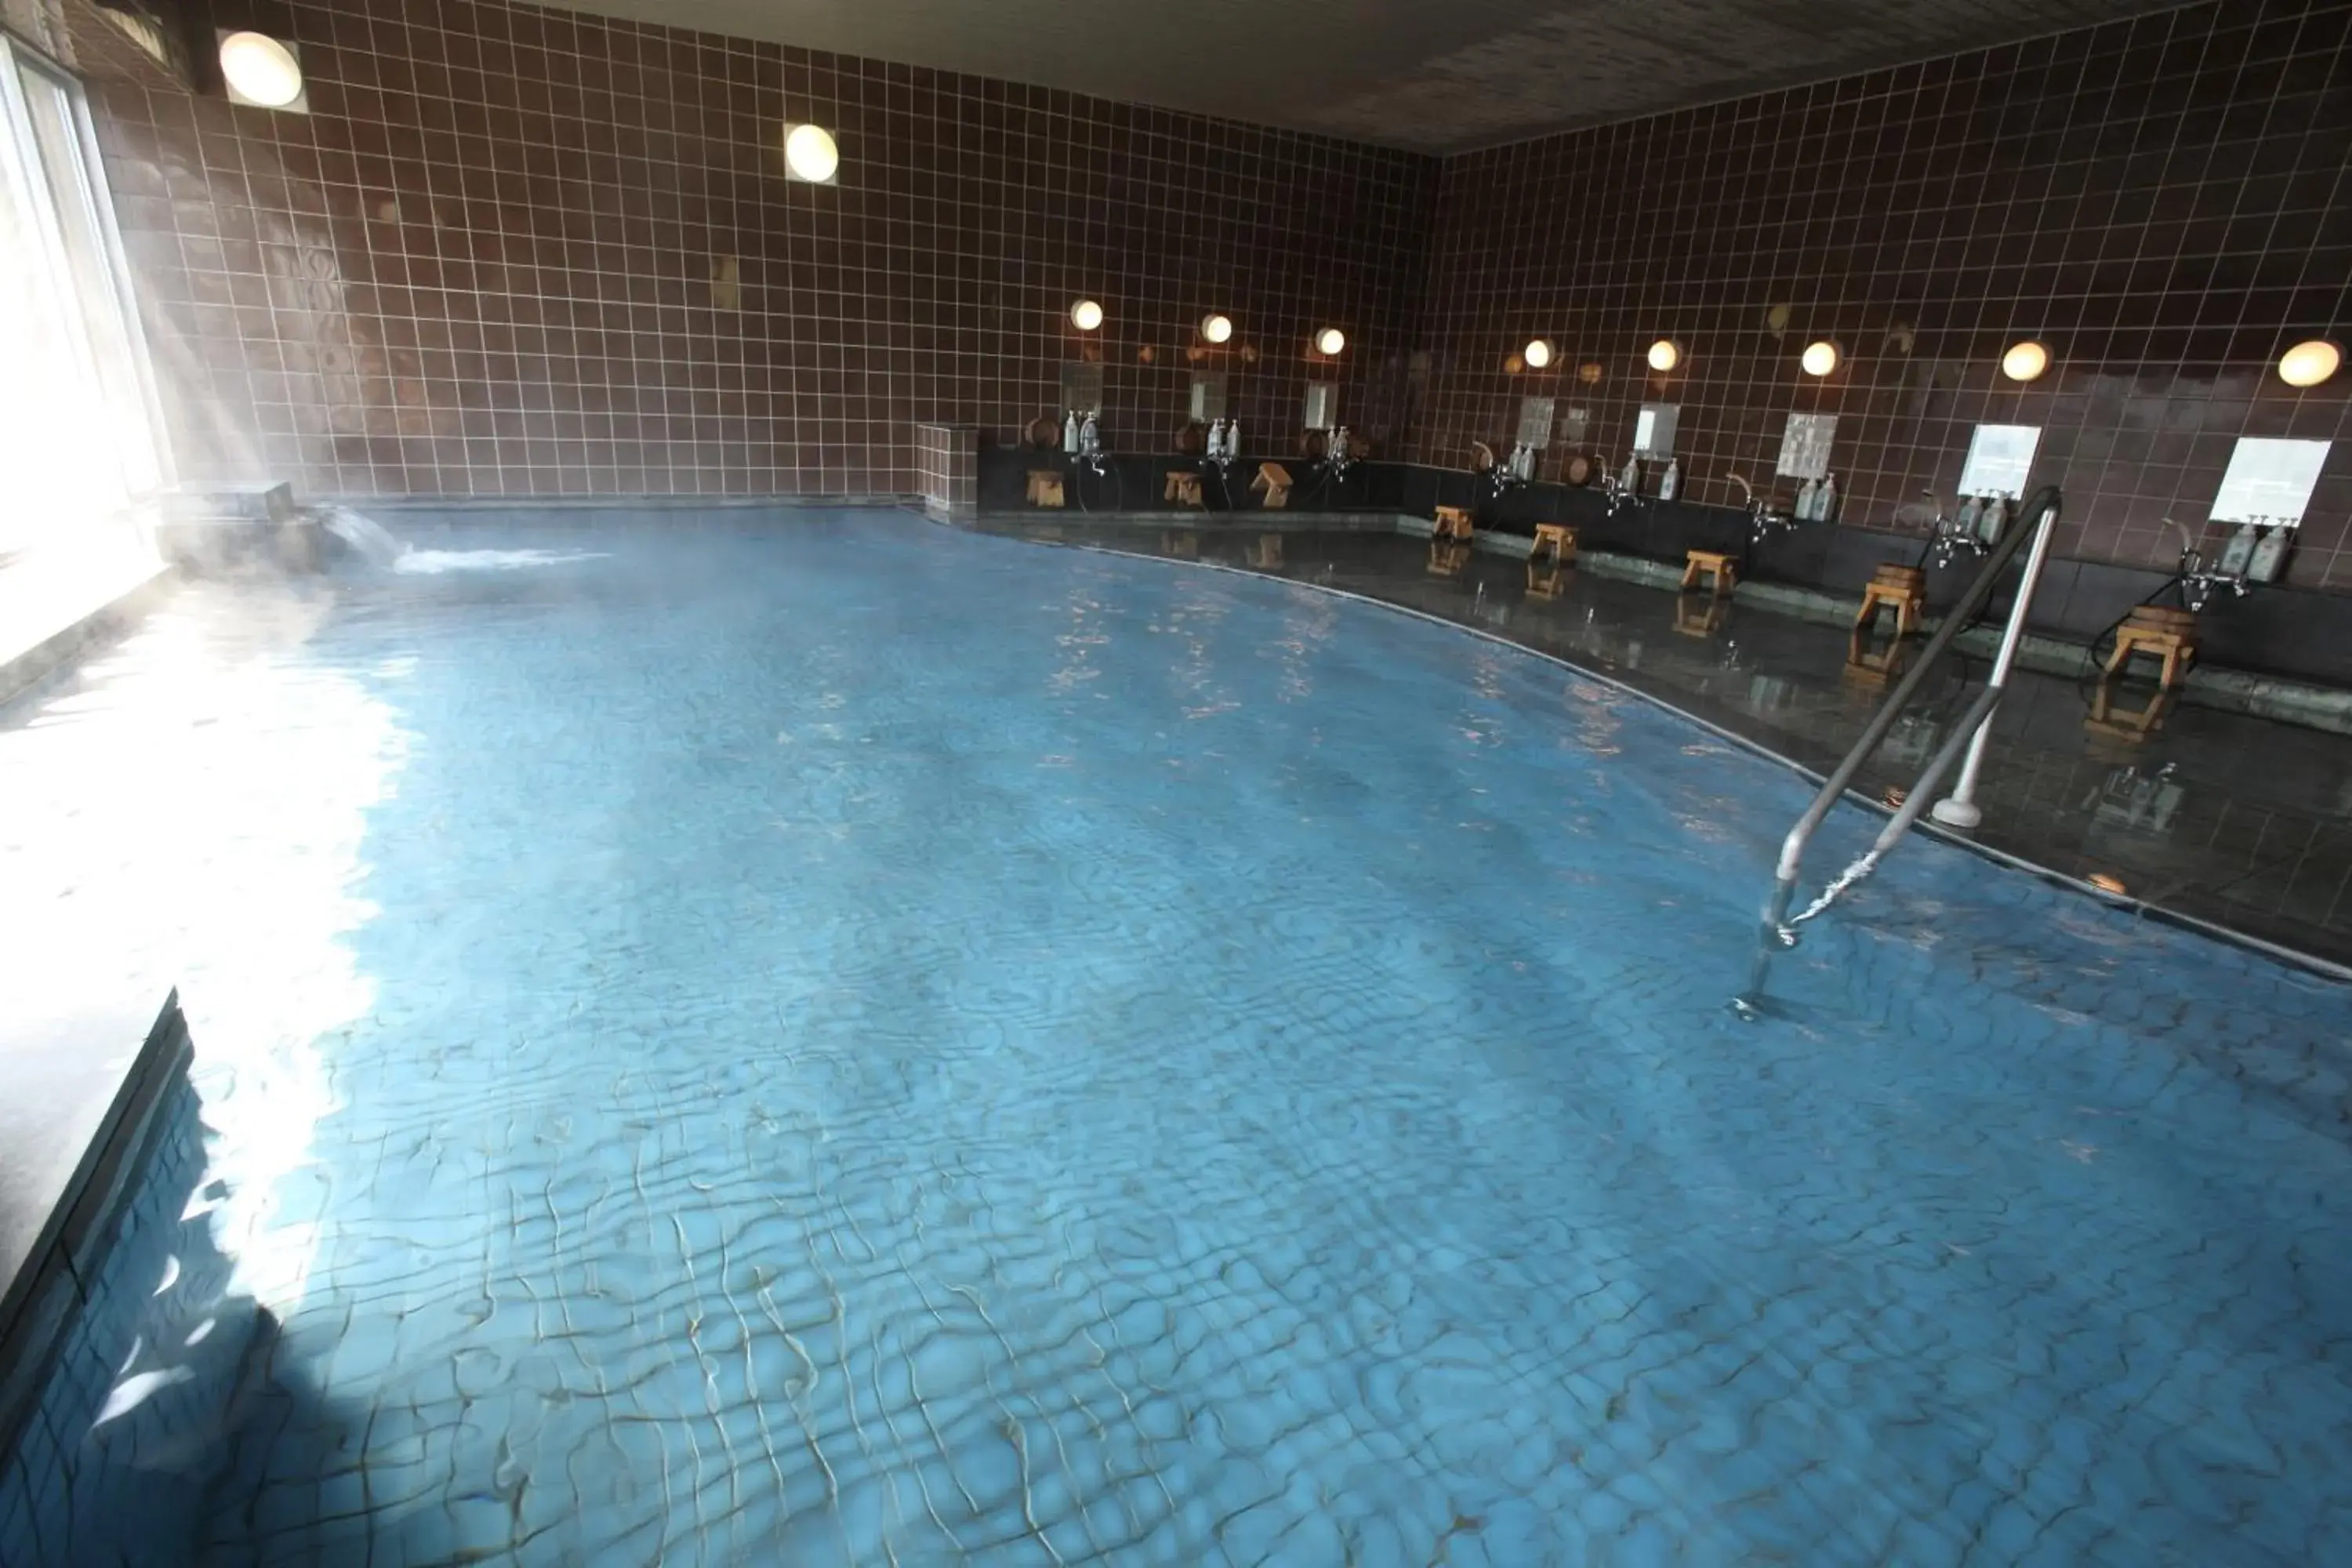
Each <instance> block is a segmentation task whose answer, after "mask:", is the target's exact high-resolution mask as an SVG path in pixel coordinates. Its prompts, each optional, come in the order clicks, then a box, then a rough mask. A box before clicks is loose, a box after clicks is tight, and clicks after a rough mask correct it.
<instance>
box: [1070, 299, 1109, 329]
mask: <svg viewBox="0 0 2352 1568" xmlns="http://www.w3.org/2000/svg"><path fill="white" fill-rule="evenodd" d="M1102 323H1103V311H1102V306H1101V305H1100V304H1098V303H1097V302H1096V301H1095V300H1079V301H1078V302H1077V303H1076V304H1075V305H1073V306H1071V307H1070V325H1072V326H1074V327H1076V328H1077V329H1078V331H1082V332H1091V331H1094V330H1095V329H1096V328H1097V327H1099V326H1101V325H1102Z"/></svg>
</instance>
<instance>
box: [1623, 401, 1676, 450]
mask: <svg viewBox="0 0 2352 1568" xmlns="http://www.w3.org/2000/svg"><path fill="white" fill-rule="evenodd" d="M1682 411H1683V408H1682V405H1681V404H1679V403H1644V404H1643V405H1642V412H1641V413H1640V414H1638V415H1636V416H1634V419H1633V453H1634V456H1636V457H1641V458H1671V457H1673V456H1674V455H1675V420H1676V419H1677V418H1679V417H1680V416H1681V415H1682Z"/></svg>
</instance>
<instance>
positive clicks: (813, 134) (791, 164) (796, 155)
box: [784, 125, 841, 185]
mask: <svg viewBox="0 0 2352 1568" xmlns="http://www.w3.org/2000/svg"><path fill="white" fill-rule="evenodd" d="M784 168H785V170H786V172H787V173H789V174H791V175H792V177H793V179H795V180H803V181H806V182H807V183H808V184H812V185H829V184H833V177H834V175H835V174H838V173H839V172H840V170H841V148H840V147H839V145H837V144H836V143H835V142H834V139H833V132H830V131H827V130H825V129H824V127H823V126H821V125H795V126H793V128H792V129H791V130H789V131H787V132H784Z"/></svg>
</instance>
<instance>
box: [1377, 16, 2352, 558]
mask: <svg viewBox="0 0 2352 1568" xmlns="http://www.w3.org/2000/svg"><path fill="white" fill-rule="evenodd" d="M2347 26H2352V5H2347V4H2345V3H2344V0H2326V3H2310V0H2229V3H2227V4H2221V5H2203V6H2198V7H2194V8H2190V9H2186V10H2179V11H2174V12H2169V13H2165V14H2162V15H2158V16H2149V17H2146V18H2144V19H2141V20H2139V21H2137V22H2131V23H2125V24H2117V25H2115V26H2102V27H2096V28H2092V29H2087V30H2083V31H2076V32H2072V33H2067V34H2063V35H2061V36H2059V37H2051V38H2045V39H2042V40H2040V41H2037V42H2033V43H2029V44H2024V45H2019V46H2015V47H2005V48H1999V49H1993V50H1989V51H1985V52H1981V53H1976V54H1969V55H1964V56H1960V57H1958V58H1949V59H1943V60H1937V61H1932V62H1929V63H1926V64H1921V65H1913V66H1906V67H1904V68H1899V69H1894V70H1884V71H1877V72H1874V73H1871V74H1869V75H1865V76H1858V77H1852V78H1848V79H1843V80H1839V81H1832V82H1826V83H1822V84H1820V85H1817V86H1814V87H1811V88H1804V89H1796V90H1793V91H1787V92H1777V93H1772V94H1769V95H1764V96H1760V97H1753V98H1747V99H1742V100H1738V101H1737V102H1730V103H1723V104H1717V105H1715V106H1713V107H1709V108H1704V109H1696V110H1687V111H1684V112H1677V113H1673V114H1666V115H1661V116H1658V117H1655V118H1653V119H1647V120H1642V121H1633V122H1629V123H1624V124H1618V125H1611V126H1605V127H1601V128H1599V129H1595V130H1591V131H1586V132H1576V133H1571V134H1566V135H1560V136H1553V137H1549V138H1545V139H1543V140H1540V141H1535V142H1525V143H1521V144H1518V145H1515V146H1509V147H1503V148H1497V149H1495V150H1492V151H1489V152H1484V153H1473V154H1469V155H1466V156H1464V157H1460V158H1456V159H1453V160H1449V161H1448V162H1447V163H1445V164H1444V168H1443V172H1442V174H1441V176H1440V189H1439V195H1438V201H1437V210H1436V216H1435V218H1434V226H1433V238H1432V246H1433V254H1432V276H1431V281H1430V288H1429V295H1428V299H1429V308H1428V311H1427V314H1426V318H1425V323H1424V328H1423V346H1424V347H1425V348H1426V349H1427V350H1428V351H1429V352H1430V363H1429V365H1428V369H1427V392H1426V395H1425V401H1424V404H1423V409H1422V411H1421V413H1420V415H1419V416H1417V417H1416V419H1415V421H1414V437H1415V438H1414V440H1413V442H1412V455H1413V456H1415V457H1417V458H1421V459H1422V460H1425V461H1429V462H1435V463H1444V464H1451V465H1459V464H1461V463H1463V462H1464V461H1465V459H1466V458H1467V455H1468V447H1469V443H1470V442H1471V441H1472V440H1473V439H1474V438H1477V439H1485V440H1488V441H1499V442H1501V443H1503V444H1505V445H1506V446H1507V442H1508V439H1509V436H1510V432H1511V429H1512V427H1513V425H1514V423H1515V420H1516V413H1517V399H1518V397H1519V396H1520V395H1523V394H1527V393H1538V392H1540V393H1548V394H1554V395H1558V396H1559V398H1560V399H1561V400H1562V404H1563V406H1565V405H1584V406H1587V407H1589V408H1590V409H1591V414H1592V426H1591V443H1590V444H1591V446H1592V447H1596V448H1598V449H1600V450H1602V451H1606V452H1609V453H1610V454H1612V456H1614V457H1615V458H1618V459H1619V460H1620V461H1622V458H1623V456H1624V454H1625V451H1626V449H1627V447H1628V446H1629V444H1630V440H1631V437H1632V430H1633V416H1634V412H1635V410H1636V407H1637V405H1639V404H1640V403H1641V402H1642V401H1643V400H1644V399H1645V398H1654V399H1658V400H1662V401H1667V402H1674V403H1679V404H1680V405H1681V406H1682V416H1681V426H1680V434H1679V437H1678V441H1677V446H1678V449H1679V450H1680V451H1681V452H1682V453H1683V454H1684V468H1685V475H1686V483H1685V492H1684V493H1685V495H1686V496H1688V497H1690V498H1691V499H1694V500H1705V501H1714V502H1731V501H1734V500H1736V499H1737V495H1738V492H1737V489H1736V487H1735V486H1733V485H1732V484H1731V482H1730V481H1729V480H1728V479H1726V478H1725V477H1724V475H1725V474H1726V473H1727V471H1729V470H1734V469H1738V470H1741V471H1744V472H1746V473H1747V474H1748V475H1749V476H1750V477H1751V478H1760V477H1762V476H1764V475H1768V474H1769V473H1770V471H1771V468H1772V466H1773V458H1774V456H1775V455H1776V454H1777V452H1778V450H1779V444H1780V430H1781V426H1782V422H1783V418H1784V416H1786V415H1787V414H1788V413H1789V412H1790V411H1791V410H1821V411H1824V412H1829V413H1834V414H1835V415H1837V416H1838V420H1839V424H1838V430H1837V443H1836V448H1835V453H1834V458H1833V467H1834V468H1835V469H1836V471H1837V474H1838V478H1839V483H1840V487H1841V489H1842V490H1843V495H1844V498H1845V510H1844V520H1845V521H1848V522H1852V523H1857V524H1860V525H1862V526H1864V527H1867V528H1879V529H1885V528H1895V527H1898V526H1904V524H1905V522H1906V521H1909V520H1898V519H1897V517H1896V509H1897V507H1898V506H1901V505H1904V504H1905V503H1909V502H1915V501H1916V500H1919V497H1920V493H1921V491H1922V490H1925V489H1935V490H1938V491H1941V492H1943V493H1945V494H1946V495H1948V494H1949V493H1950V492H1951V490H1952V489H1954V487H1955V486H1956V484H1957V482H1958V477H1959V469H1960V463H1961V458H1962V455H1963V454H1964V452H1965V451H1966V448H1967V445H1968V439H1969V432H1970V429H1971V427H1972V426H1974V425H1975V424H1976V423H1977V422H1979V421H1980V420H1984V421H2001V422H2014V423H2022V424H2033V425H2040V426H2043V427H2044V431H2045V435H2044V437H2043V441H2042V458H2041V462H2040V464H2039V467H2038V470H2037V477H2038V478H2040V479H2054V480H2056V481H2058V482H2059V483H2061V484H2062V485H2063V486H2064V487H2065V490H2066V496H2067V500H2068V503H2069V508H2070V510H2069V515H2068V520H2067V522H2066V525H2065V531H2064V533H2063V535H2062V537H2061V538H2060V540H2059V548H2060V549H2061V550H2062V552H2065V553H2068V554H2074V555H2082V556H2088V557H2092V558H2095V559H2100V560H2108V561H2114V562H2117V563H2126V564H2129V565H2134V566H2146V565H2168V564H2169V563H2171V562H2172V560H2173V558H2174V556H2175V554H2176V553H2177V552H2178V550H2179V540H2178V537H2177V536H2176V535H2175V534H2174V533H2173V531H2171V530H2169V529H2168V527H2167V526H2166V524H2165V519H2167V518H2173V519H2177V520H2179V521H2180V522H2182V523H2185V524H2187V525H2188V526H2189V528H2191V529H2192V530H2200V529H2202V527H2203V525H2204V520H2205V518H2206V515H2207V510H2208V508H2209V505H2210V500H2211V499H2212V497H2213V495H2214V493H2215V491H2216V489H2218V487H2219V485H2220V481H2221V471H2222V467H2223V465H2224V464H2225V463H2226V461H2227V460H2228V457H2229V452H2230V447H2231V441H2232V440H2233V439H2234V438H2235V437H2239V436H2241V435H2253V436H2296V437H2326V438H2331V439H2335V440H2336V441H2337V442H2338V446H2337V448H2336V452H2335V454H2334V455H2333V456H2332V457H2331V459H2330V461H2329V463H2328V466H2327V468H2326V473H2325V476H2324V477H2323V479H2322V480H2321V483H2320V487H2319V492H2318V494H2317V496H2316V497H2315V500H2314V504H2313V509H2312V512H2311V515H2310V518H2309V521H2308V525H2307V526H2306V528H2305V537H2304V539H2303V541H2302V545H2301V548H2300V550H2299V552H2298V554H2297V556H2296V558H2295V561H2294V565H2293V568H2292V574H2291V575H2292V580H2294V581H2295V582H2298V583H2302V584H2306V585H2313V586H2326V587H2334V588H2347V587H2352V541H2348V540H2347V518H2352V449H2347V447H2346V446H2345V445H2344V437H2347V435H2352V424H2347V406H2352V374H2345V375H2342V376H2339V377H2338V378H2337V380H2336V382H2334V383H2332V384H2328V385H2326V386H2324V387H2321V388H2318V389H2316V390H2315V391H2312V392H2308V393H2303V394H2298V393H2296V392H2295V391H2294V389H2293V388H2290V387H2288V386H2286V385H2284V384H2283V383H2281V382H2280V381H2279V379H2278V378H2277V376H2276V374H2274V373H2273V370H2272V366H2273V363H2274V362H2275V359H2276V357H2277V354H2278V353H2279V351H2280V350H2281V349H2282V348H2283V347H2284V346H2285V345H2286V344H2288V343H2290V342H2294V341H2296V340H2298V339H2300V338H2303V337H2305V336H2310V335H2317V334H2321V333H2326V332H2330V331H2333V332H2335V333H2336V335H2337V336H2338V337H2339V338H2340V337H2341V336H2342V332H2343V329H2344V328H2345V327H2347V325H2352V322H2347V319H2346V299H2345V289H2346V284H2347V278H2352V185H2347V180H2346V174H2345V171H2346V166H2347V163H2352V54H2347V47H2346V38H2347ZM1776 307H1779V308H1780V309H1781V310H1785V312H1786V320H1785V324H1776V323H1778V322H1780V313H1779V312H1778V311H1776V310H1775V308H1776ZM1538 334H1542V335H1545V336H1548V337H1549V338H1551V339H1553V340H1554V341H1555V342H1557V343H1558V344H1559V348H1560V351H1561V353H1560V356H1559V363H1556V364H1555V365H1554V366H1553V367H1552V369H1551V370H1549V372H1546V373H1544V374H1532V373H1520V374H1512V373H1510V372H1508V371H1507V370H1506V369H1505V363H1506V361H1507V357H1508V356H1509V355H1510V354H1511V353H1513V351H1514V350H1516V349H1517V347H1518V346H1519V345H1520V344H1522V343H1524V342H1526V341H1527V340H1528V338H1530V337H1533V336H1536V335H1538ZM1662 334H1664V335H1672V336H1674V337H1675V338H1677V339H1679V340H1680V341H1681V342H1682V343H1683V344H1684V346H1685V350H1686V353H1687V358H1686V359H1685V364H1684V367H1683V368H1682V369H1680V370H1678V371H1677V372H1676V373H1675V374H1672V375H1668V376H1657V375H1654V374H1650V373H1649V371H1648V369H1647V367H1646V364H1645V363H1644V362H1643V351H1644V349H1645V348H1646V347H1647V345H1648V344H1649V342H1651V341H1652V339H1653V338H1654V337H1656V336H1659V335H1662ZM2026 336H2037V337H2040V338H2042V340H2043V341H2044V342H2047V343H2048V344H2049V345H2050V347H2051V349H2052V351H2053V353H2054V355H2055V363H2054V365H2053V368H2052V370H2051V371H2050V373H2049V374H2046V375H2045V376H2043V377H2042V379H2041V380H2040V381H2038V382H2036V383H2033V384H2031V385H2028V386H2023V387H2021V386H2019V385H2017V384H2014V383H2011V382H2007V381H2005V380H2002V379H2001V378H2000V375H1999V373H1998V370H1997V363H1998V360H1999V357H2000V353H2001V351H2002V349H2003V348H2004V347H2005V346H2006V345H2007V344H2009V343H2010V342H2014V341H2015V340H2017V339H2019V338H2021V337H2026ZM1816 337H1830V338H1833V339H1835V340H1837V341H1839V342H1841V343H1842V344H1843V347H1844V348H1845V350H1846V351H1847V353H1848V355H1849V358H1848V362H1847V366H1846V368H1844V369H1843V370H1841V371H1840V372H1838V373H1837V374H1833V375H1832V376H1831V377H1830V378H1829V379H1827V380H1826V381H1816V380H1814V379H1813V378H1811V377H1810V376H1807V375H1804V374H1801V372H1800V371H1799V369H1798V365H1797V359H1798V354H1799V353H1800V352H1801V350H1802V348H1803V347H1804V345H1805V344H1806V343H1807V342H1809V341H1811V339H1813V338H1816ZM1586 364H1591V365H1597V366H1598V367H1599V380H1598V381H1597V383H1593V384H1587V383H1586V382H1584V381H1582V380H1581V379H1580V376H1579V367H1580V365H1586ZM1588 374H1589V373H1588ZM1558 457H1559V450H1558V448H1555V451H1554V453H1553V455H1552V463H1551V465H1549V466H1548V467H1547V468H1546V469H1545V472H1546V473H1547V474H1549V473H1552V472H1555V471H1556V468H1557V462H1558ZM1786 493H1787V492H1786V490H1785V488H1784V489H1783V495H1784V498H1785V496H1786Z"/></svg>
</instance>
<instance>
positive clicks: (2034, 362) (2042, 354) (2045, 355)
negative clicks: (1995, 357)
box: [2000, 338, 2050, 381]
mask: <svg viewBox="0 0 2352 1568" xmlns="http://www.w3.org/2000/svg"><path fill="white" fill-rule="evenodd" d="M2049 368H2050V351H2049V350H2048V349H2046V348H2044V347H2042V345H2041V344H2040V343H2038V342H2034V341H2033V340H2032V338H2028V339H2026V340H2025V341H2024V342H2021V343H2011V344H2010V345H2009V352H2008V353H2004V354H2002V355H2001V356H2000V374H2003V375H2005V376H2007V377H2009V379H2010V380H2011V381H2032V380H2033V379H2034V378H2035V377H2036V376H2038V375H2040V374H2042V372H2043V371H2045V370H2048V369H2049Z"/></svg>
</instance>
